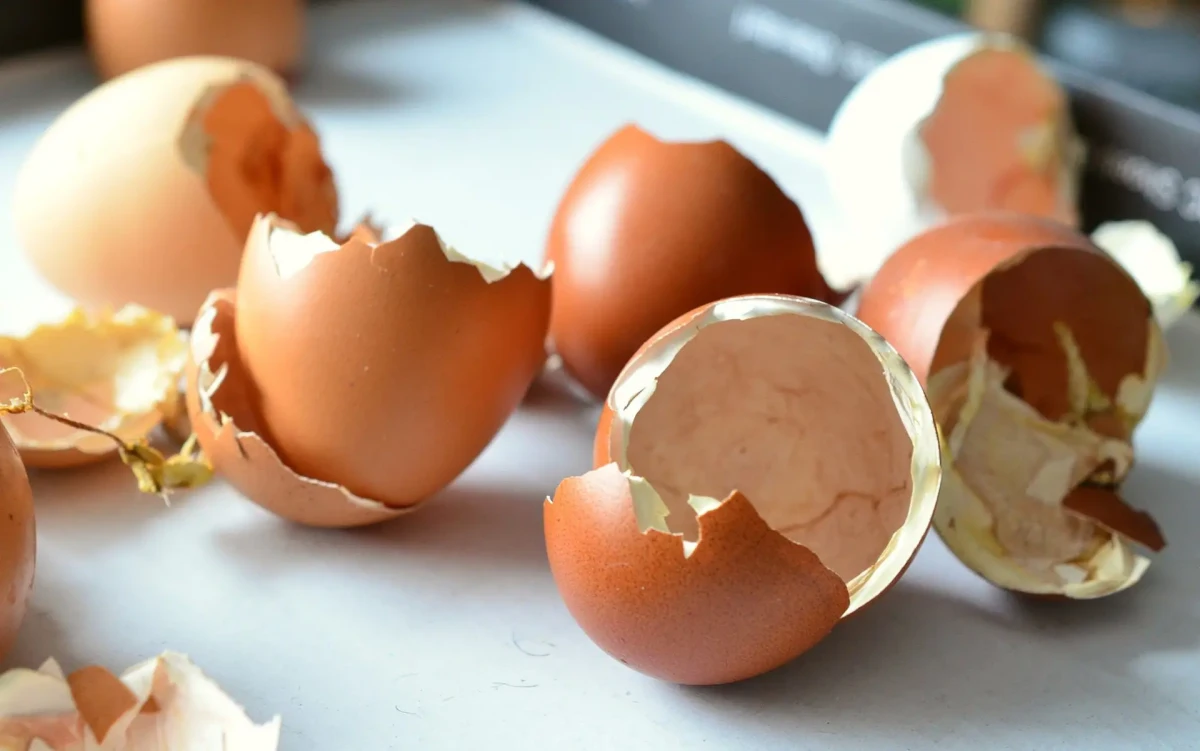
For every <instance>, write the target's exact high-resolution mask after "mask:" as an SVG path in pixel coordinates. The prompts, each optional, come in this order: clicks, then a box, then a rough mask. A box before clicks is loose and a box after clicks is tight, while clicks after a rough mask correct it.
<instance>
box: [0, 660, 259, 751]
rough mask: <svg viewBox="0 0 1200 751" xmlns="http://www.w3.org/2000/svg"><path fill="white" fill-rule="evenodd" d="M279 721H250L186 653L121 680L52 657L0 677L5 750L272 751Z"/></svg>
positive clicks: (140, 667) (146, 664)
mask: <svg viewBox="0 0 1200 751" xmlns="http://www.w3.org/2000/svg"><path fill="white" fill-rule="evenodd" d="M280 726H281V723H280V719H279V718H278V717H276V718H274V719H272V720H271V721H270V722H267V723H264V724H262V725H258V724H256V723H254V722H253V721H252V720H251V719H250V718H249V717H248V716H247V715H246V712H245V710H243V709H242V708H241V707H239V706H238V705H237V704H236V703H235V702H234V701H233V700H232V699H231V698H229V696H227V695H226V694H225V693H224V692H223V691H222V690H221V688H220V687H219V686H217V684H216V683H214V682H213V681H212V679H210V678H208V677H207V676H205V675H204V674H203V673H202V672H200V670H199V668H197V667H196V666H195V665H194V664H192V663H191V662H190V661H189V660H188V659H187V657H185V656H183V655H180V654H176V653H173V652H167V653H164V654H162V655H160V656H159V657H157V658H155V659H153V660H149V661H147V662H144V663H142V664H140V665H136V666H134V667H133V668H130V669H129V670H128V671H127V672H126V673H125V674H124V675H123V676H121V677H120V678H118V677H117V676H115V675H113V674H112V673H110V672H109V671H108V670H106V669H104V668H102V667H99V666H89V667H85V668H81V669H80V670H77V671H75V672H73V673H71V674H70V675H66V676H64V675H63V672H62V669H61V668H60V667H59V666H58V664H57V663H56V662H54V661H53V660H48V661H47V662H46V663H45V664H44V665H43V666H42V667H41V668H40V669H39V670H36V671H34V670H28V669H24V668H17V669H14V670H10V671H8V672H7V673H4V674H3V675H0V740H2V741H4V742H6V744H7V745H5V748H10V747H11V748H20V749H29V751H92V750H93V749H95V750H97V751H98V750H99V749H102V748H103V749H113V751H120V750H121V749H138V751H176V750H177V749H192V748H196V749H199V748H220V749H222V750H223V751H274V749H276V748H278V747H279V733H280ZM214 744H215V745H214Z"/></svg>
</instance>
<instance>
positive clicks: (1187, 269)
mask: <svg viewBox="0 0 1200 751" xmlns="http://www.w3.org/2000/svg"><path fill="white" fill-rule="evenodd" d="M1092 242H1094V243H1096V245H1098V246H1099V247H1100V249H1101V250H1103V251H1105V252H1106V253H1108V254H1109V255H1110V256H1112V257H1113V258H1115V259H1116V260H1117V263H1119V264H1121V266H1123V267H1124V268H1125V270H1126V271H1128V272H1129V273H1130V275H1132V276H1133V278H1134V279H1136V280H1137V283H1138V286H1139V287H1141V288H1142V291H1143V292H1145V293H1146V297H1148V298H1150V301H1151V302H1152V303H1153V304H1154V315H1155V317H1156V318H1158V323H1159V325H1160V326H1162V327H1163V328H1164V329H1165V328H1167V327H1169V326H1170V325H1171V324H1173V323H1175V322H1176V321H1178V320H1179V319H1180V318H1181V317H1183V315H1184V314H1186V313H1187V312H1188V311H1189V310H1191V308H1192V305H1194V304H1195V303H1196V298H1197V294H1200V284H1197V283H1196V282H1195V281H1193V279H1192V265H1191V264H1190V263H1185V262H1184V261H1183V259H1182V258H1180V257H1179V250H1178V249H1177V248H1176V247H1175V243H1173V242H1171V238H1169V237H1167V236H1166V235H1165V234H1163V233H1162V232H1160V231H1159V230H1158V229H1157V228H1156V227H1155V226H1154V225H1153V224H1151V223H1150V222H1144V221H1136V220H1129V221H1119V222H1106V223H1104V224H1101V225H1100V226H1099V227H1097V228H1096V229H1095V230H1094V231H1093V232H1092Z"/></svg>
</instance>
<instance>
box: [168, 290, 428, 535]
mask: <svg viewBox="0 0 1200 751" xmlns="http://www.w3.org/2000/svg"><path fill="white" fill-rule="evenodd" d="M236 308H237V297H236V294H235V292H234V291H233V290H229V289H227V290H217V291H215V292H213V293H212V294H211V295H210V296H209V298H208V300H206V301H205V303H204V305H203V306H202V307H201V309H200V313H199V315H197V317H196V325H195V327H194V328H193V329H192V343H191V358H190V359H189V360H188V366H187V384H188V388H187V411H188V417H189V419H190V422H191V424H192V429H193V430H194V431H195V433H196V438H197V439H198V440H199V442H200V445H201V447H203V449H204V453H205V454H206V455H207V456H208V458H209V460H210V461H211V462H212V463H213V467H214V468H215V469H216V470H217V471H218V472H220V473H221V475H222V476H224V477H225V479H226V480H228V481H229V483H230V484H231V485H233V486H234V487H235V488H237V489H238V490H239V491H240V492H241V493H242V495H244V496H246V497H247V498H249V499H250V500H252V501H254V502H255V503H257V504H258V505H260V506H262V507H263V508H265V509H267V510H268V511H271V512H274V513H275V514H278V515H279V516H282V517H283V518H285V519H289V520H291V521H294V522H298V523H300V524H307V525H310V526H314V527H355V526H362V525H366V524H374V523H376V522H381V521H386V520H388V519H394V518H395V517H397V516H399V515H401V514H403V513H405V512H406V511H409V510H411V509H412V508H414V507H412V506H410V507H407V508H391V507H389V506H386V505H384V504H382V503H380V502H379V501H373V500H370V499H367V498H360V497H358V496H356V495H354V494H353V493H351V492H350V491H349V490H346V489H345V488H344V487H341V486H339V485H336V484H334V483H329V482H322V481H321V480H314V479H312V478H309V477H304V476H302V475H299V474H297V473H296V472H293V471H292V470H291V469H289V468H288V466H287V465H286V464H284V463H283V461H282V460H280V458H279V455H278V454H277V453H276V452H275V450H274V449H273V448H271V446H270V444H269V443H267V441H266V439H265V438H264V437H263V436H264V435H265V433H264V431H263V428H262V420H261V418H260V417H259V415H258V412H257V406H256V405H257V401H258V397H257V395H256V394H255V393H254V386H253V383H252V382H251V381H250V380H249V378H248V376H247V375H246V371H245V368H244V367H243V366H242V362H241V359H240V357H239V355H238V346H237V332H236V330H235V328H234V311H235V310H236Z"/></svg>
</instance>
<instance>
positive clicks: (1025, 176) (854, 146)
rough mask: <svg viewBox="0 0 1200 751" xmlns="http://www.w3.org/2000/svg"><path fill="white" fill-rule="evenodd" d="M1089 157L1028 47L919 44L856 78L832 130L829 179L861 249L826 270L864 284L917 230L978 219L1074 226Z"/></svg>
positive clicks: (993, 39)
mask: <svg viewBox="0 0 1200 751" xmlns="http://www.w3.org/2000/svg"><path fill="white" fill-rule="evenodd" d="M1083 156H1084V147H1083V142H1082V140H1081V139H1080V138H1079V136H1078V135H1077V134H1076V132H1075V128H1074V125H1073V124H1072V121H1071V116H1070V111H1069V108H1068V100H1067V95H1066V93H1065V91H1064V89H1063V88H1062V87H1061V86H1060V85H1059V84H1058V83H1057V81H1055V79H1054V78H1052V77H1051V75H1050V73H1049V71H1047V70H1045V69H1043V68H1042V66H1041V65H1040V63H1039V62H1038V60H1037V58H1036V57H1035V55H1034V53H1033V52H1032V51H1030V50H1029V49H1028V48H1027V47H1026V46H1025V45H1024V43H1022V42H1021V41H1020V40H1018V39H1015V38H1013V37H1010V36H1006V35H1001V34H994V33H984V32H970V33H965V34H956V35H952V36H947V37H942V38H939V39H934V40H931V41H929V42H924V43H921V44H918V45H916V46H913V47H911V48H909V49H907V50H904V51H903V52H901V53H899V54H897V55H895V56H893V57H892V58H890V59H888V60H887V61H885V62H884V63H883V64H882V65H880V66H879V67H878V68H876V69H875V70H874V71H872V72H871V73H870V74H869V75H868V76H866V77H865V78H864V79H863V80H862V81H860V82H859V83H858V84H857V85H856V86H855V88H854V89H853V90H852V91H851V93H850V94H849V95H848V96H847V97H846V99H845V100H844V101H843V103H842V104H841V106H840V107H839V109H838V111H837V112H836V113H835V115H834V118H833V120H832V123H831V124H830V127H829V134H828V138H827V142H826V157H825V163H826V173H827V177H828V180H829V184H830V188H831V189H832V191H833V194H834V198H835V200H836V202H837V204H838V205H839V207H840V208H841V211H842V214H843V216H844V219H845V221H846V222H847V223H848V224H850V225H851V226H852V227H853V234H854V235H855V236H856V237H857V239H858V241H857V243H855V244H854V246H853V251H849V250H848V251H847V253H846V254H844V255H843V256H842V257H840V258H839V257H834V258H831V259H830V261H829V262H830V263H831V264H833V263H836V264H838V265H839V268H838V270H837V271H838V278H854V279H860V280H865V279H868V278H869V277H870V276H871V275H872V274H873V273H874V271H875V270H876V269H877V268H879V265H880V264H882V263H883V261H884V259H885V258H887V256H888V254H890V253H891V252H892V251H893V250H895V249H896V248H897V247H899V245H900V244H901V243H903V242H905V241H906V240H908V239H910V238H911V237H913V236H914V235H916V234H917V233H919V232H920V231H921V230H923V229H925V228H926V227H929V226H932V225H933V224H936V223H938V222H939V221H941V220H942V219H945V218H946V217H948V216H955V215H958V214H963V213H970V212H975V211H985V210H1012V211H1020V212H1023V213H1031V214H1034V215H1038V216H1046V217H1050V218H1054V219H1057V220H1059V221H1062V222H1064V223H1067V224H1072V225H1074V224H1076V223H1077V222H1078V216H1077V202H1078V197H1077V194H1078V182H1079V176H1080V172H1081V169H1082V165H1083ZM842 267H845V268H842Z"/></svg>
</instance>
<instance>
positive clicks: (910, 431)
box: [545, 295, 940, 684]
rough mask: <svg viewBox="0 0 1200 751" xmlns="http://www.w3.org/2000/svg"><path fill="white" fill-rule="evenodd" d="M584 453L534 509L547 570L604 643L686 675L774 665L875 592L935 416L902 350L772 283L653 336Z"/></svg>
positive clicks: (930, 462) (889, 567)
mask: <svg viewBox="0 0 1200 751" xmlns="http://www.w3.org/2000/svg"><path fill="white" fill-rule="evenodd" d="M818 355H819V356H818ZM801 415H803V418H801V417H800V416H801ZM795 420H800V421H801V422H802V423H803V426H802V427H799V423H794V422H793V421H795ZM637 426H642V427H637ZM791 426H796V427H797V429H795V430H793V429H792V427H791ZM644 431H649V432H644ZM822 451H825V452H827V455H822V454H821V453H820V452H822ZM863 457H870V459H869V460H868V461H867V462H866V463H863V461H862V459H863ZM595 461H596V463H597V468H596V469H595V470H593V471H592V472H590V473H588V474H586V475H584V476H582V477H576V478H570V479H567V480H565V481H564V482H563V483H562V485H560V486H559V488H558V490H557V492H556V494H555V496H554V499H553V500H550V499H547V503H546V505H545V528H546V540H547V553H548V556H549V560H550V565H551V570H552V571H553V573H554V577H555V582H556V584H557V585H558V587H559V590H560V592H561V593H562V596H563V599H564V601H565V602H566V604H567V606H568V608H569V610H570V611H571V613H572V615H573V616H574V617H575V618H576V620H577V621H578V622H579V624H580V626H581V627H582V628H583V629H584V630H585V631H586V632H587V633H588V634H589V636H591V637H592V638H593V639H594V640H595V641H596V643H597V644H598V645H599V646H600V647H601V648H603V649H604V650H605V651H607V652H609V653H610V654H612V655H613V656H615V657H617V658H618V659H620V660H621V661H622V662H624V663H626V664H628V665H630V666H631V667H634V668H635V669H637V670H640V671H642V672H645V673H648V674H650V675H654V676H656V677H659V678H663V679H665V680H670V681H674V682H678V683H691V684H707V683H724V682H729V681H735V680H740V679H742V678H747V677H750V676H752V675H757V674H759V673H761V672H764V671H765V670H769V669H772V668H774V667H777V666H778V665H781V664H783V663H784V662H787V661H788V660H790V659H792V658H793V657H795V656H796V655H798V654H800V653H802V652H803V651H805V650H806V649H808V648H810V647H811V646H812V645H813V644H815V643H816V642H817V641H819V640H820V639H822V638H823V637H824V636H825V635H826V634H827V633H828V632H829V630H830V629H831V628H832V627H833V626H834V625H836V623H837V622H839V621H840V620H841V619H843V618H845V617H848V616H850V615H852V614H855V613H857V612H859V611H861V610H862V609H863V608H865V607H866V606H868V605H869V604H870V603H872V602H874V601H875V600H876V599H877V598H878V597H879V596H880V595H881V594H882V593H883V592H885V591H886V590H887V589H889V588H890V587H891V586H892V585H893V584H894V583H895V582H896V581H897V580H898V579H899V577H900V576H901V575H902V574H903V572H904V571H905V569H906V568H907V566H908V564H909V563H910V562H911V560H912V557H913V555H914V554H915V552H916V550H917V549H918V548H919V546H920V544H921V541H922V540H923V539H924V537H925V534H926V532H927V531H928V528H929V523H930V519H931V518H932V515H933V507H934V501H935V500H936V497H937V488H938V485H939V482H940V444H939V440H938V436H937V431H936V428H935V427H934V423H933V416H932V413H931V411H930V410H929V407H928V405H927V404H926V403H925V401H924V396H923V394H922V392H921V390H920V387H919V386H918V385H917V381H916V378H915V376H913V374H912V373H911V371H910V370H909V369H908V367H907V366H906V365H905V364H904V363H903V361H902V360H900V358H899V356H898V355H896V353H895V351H894V350H892V348H891V347H890V346H888V344H887V343H886V342H884V341H883V340H882V339H881V338H879V337H878V336H877V335H876V334H875V333H874V332H872V331H870V330H869V329H867V328H866V327H865V326H863V325H862V324H860V323H858V322H857V321H856V320H854V319H852V318H851V317H850V316H848V315H846V314H845V313H842V312H841V311H839V310H837V309H836V308H832V307H830V306H828V305H825V304H823V303H820V302H817V301H813V300H804V299H801V298H794V297H785V296H777V295H758V296H745V297H738V298H732V299H730V300H724V301H720V302H718V303H715V304H709V305H706V306H703V307H701V308H699V309H697V310H695V311H692V312H691V313H688V314H686V315H684V316H681V317H680V318H678V319H677V320H676V321H674V322H672V323H671V324H669V325H668V326H665V327H664V328H663V329H662V330H661V331H660V332H658V333H657V334H656V335H655V336H654V337H652V338H651V339H650V340H649V341H648V342H647V343H646V344H645V345H644V346H643V347H642V348H641V349H639V351H638V352H637V354H635V356H634V357H633V359H631V360H630V362H629V364H628V365H627V366H626V368H625V369H624V370H623V371H622V373H621V374H620V376H619V377H618V379H617V381H616V383H615V384H614V386H613V389H612V391H611V392H610V394H609V398H608V400H607V402H606V405H605V409H604V411H603V413H602V415H601V418H600V426H599V428H598V430H597V433H596V442H595ZM719 498H724V499H725V500H723V501H718V500H717V499H719ZM756 499H757V500H756ZM689 508H690V509H691V512H690V514H689V511H688V509H689Z"/></svg>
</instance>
